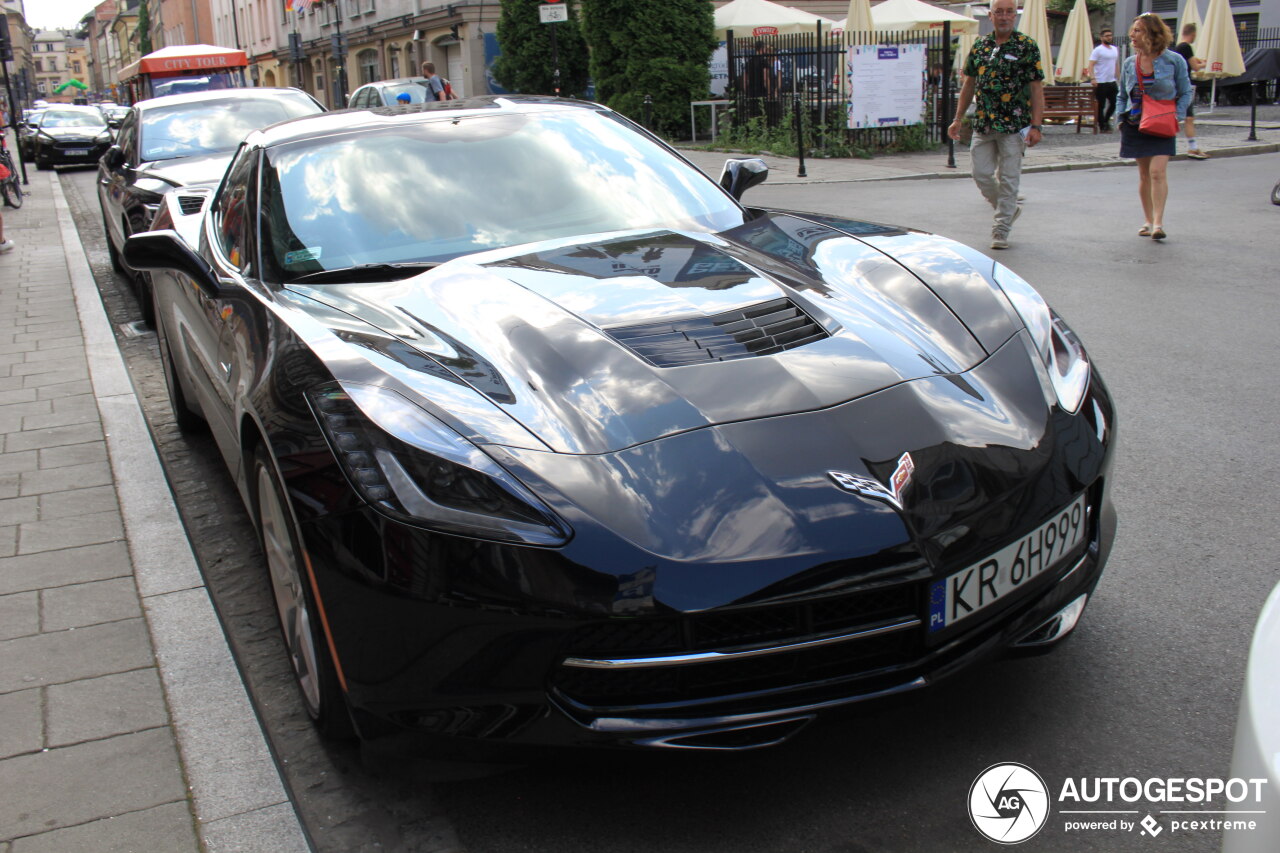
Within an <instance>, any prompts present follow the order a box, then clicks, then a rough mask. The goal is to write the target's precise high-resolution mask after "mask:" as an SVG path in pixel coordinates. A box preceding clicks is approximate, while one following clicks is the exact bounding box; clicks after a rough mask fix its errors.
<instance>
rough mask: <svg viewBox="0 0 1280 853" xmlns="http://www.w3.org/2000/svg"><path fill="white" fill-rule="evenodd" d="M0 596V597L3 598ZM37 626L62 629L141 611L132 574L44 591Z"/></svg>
mask: <svg viewBox="0 0 1280 853" xmlns="http://www.w3.org/2000/svg"><path fill="white" fill-rule="evenodd" d="M2 600H3V599H0V601H2ZM41 605H42V606H41V608H40V616H41V618H40V630H42V631H63V630H66V629H67V628H84V627H86V626H89V625H98V624H100V623H103V622H118V621H120V620H121V619H132V618H134V617H135V616H141V615H142V606H141V605H140V604H139V603H138V588H137V587H136V586H134V583H133V578H112V579H111V580H105V581H93V582H92V583H81V584H75V585H74V586H60V587H58V588H57V589H47V590H45V591H44V593H43V597H42V600H41Z"/></svg>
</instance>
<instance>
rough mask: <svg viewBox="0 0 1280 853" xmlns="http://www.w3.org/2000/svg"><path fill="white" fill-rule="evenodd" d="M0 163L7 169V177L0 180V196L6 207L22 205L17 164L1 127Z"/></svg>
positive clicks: (20, 183) (20, 181)
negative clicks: (10, 152)
mask: <svg viewBox="0 0 1280 853" xmlns="http://www.w3.org/2000/svg"><path fill="white" fill-rule="evenodd" d="M0 165H3V166H4V167H5V168H6V169H8V170H9V177H7V178H5V179H4V180H0V198H3V199H4V203H5V205H6V206H7V207H12V208H15V209H16V208H19V207H22V178H21V176H19V175H18V166H17V164H16V163H14V162H13V156H12V155H10V154H9V147H8V145H6V144H5V138H4V132H3V128H0Z"/></svg>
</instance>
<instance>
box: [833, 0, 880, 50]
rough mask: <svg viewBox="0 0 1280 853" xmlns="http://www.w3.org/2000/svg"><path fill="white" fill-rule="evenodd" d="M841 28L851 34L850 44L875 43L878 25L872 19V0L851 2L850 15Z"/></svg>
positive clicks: (853, 0)
mask: <svg viewBox="0 0 1280 853" xmlns="http://www.w3.org/2000/svg"><path fill="white" fill-rule="evenodd" d="M840 26H841V27H842V28H843V29H844V31H845V32H846V33H848V34H849V35H848V43H849V44H872V43H874V42H875V28H876V25H875V23H874V21H873V20H872V18H871V0H849V14H848V16H847V17H846V18H845V19H844V21H843V22H842V23H841V24H840Z"/></svg>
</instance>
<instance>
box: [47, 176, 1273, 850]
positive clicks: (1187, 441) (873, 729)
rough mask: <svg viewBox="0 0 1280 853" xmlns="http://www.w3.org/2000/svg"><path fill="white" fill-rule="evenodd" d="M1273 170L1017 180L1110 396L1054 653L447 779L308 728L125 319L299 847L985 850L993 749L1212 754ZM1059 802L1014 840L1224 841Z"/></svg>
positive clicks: (1015, 254) (215, 476)
mask: <svg viewBox="0 0 1280 853" xmlns="http://www.w3.org/2000/svg"><path fill="white" fill-rule="evenodd" d="M1278 178H1280V155H1277V154H1270V155H1261V156H1252V157H1240V158H1233V159H1216V160H1212V161H1209V162H1207V163H1194V162H1179V163H1174V164H1172V165H1171V168H1170V184H1171V197H1170V204H1169V212H1168V215H1167V216H1166V230H1167V231H1168V232H1169V234H1170V238H1169V239H1168V240H1167V241H1166V242H1165V243H1163V244H1159V243H1154V242H1152V241H1151V240H1148V239H1144V238H1140V237H1138V236H1136V231H1137V228H1138V226H1139V225H1140V224H1141V222H1142V216H1141V208H1140V207H1139V205H1138V201H1137V193H1136V181H1137V174H1136V171H1135V170H1134V169H1132V168H1109V169H1099V170H1096V171H1074V172H1058V173H1044V174H1034V175H1027V176H1025V177H1024V179H1023V191H1024V193H1025V195H1026V196H1027V201H1026V202H1025V212H1024V213H1023V215H1022V217H1021V219H1020V220H1019V221H1018V224H1017V227H1016V228H1015V229H1014V231H1013V234H1012V236H1011V242H1012V243H1013V248H1011V249H1010V250H1008V251H1005V252H997V253H992V254H993V255H996V256H998V259H999V260H1000V261H1001V262H1002V263H1005V264H1006V265H1007V266H1009V267H1010V268H1011V269H1012V270H1014V271H1015V272H1017V273H1019V274H1020V275H1022V276H1023V277H1024V278H1026V279H1027V280H1028V281H1030V282H1032V283H1033V284H1034V285H1036V286H1037V287H1038V288H1040V289H1041V291H1042V292H1043V293H1044V294H1045V295H1046V297H1047V298H1048V299H1049V301H1050V302H1051V303H1052V304H1053V305H1054V306H1055V307H1056V308H1057V309H1058V311H1059V312H1060V313H1061V314H1062V315H1063V316H1064V317H1065V318H1066V319H1067V320H1068V321H1069V322H1070V323H1071V324H1072V325H1073V327H1074V328H1075V329H1076V331H1077V332H1078V333H1079V334H1080V336H1081V337H1082V339H1083V340H1084V342H1085V345H1086V346H1087V347H1088V349H1089V351H1090V354H1091V356H1092V357H1093V359H1094V362H1095V365H1096V366H1097V368H1098V369H1099V370H1101V372H1102V374H1103V376H1104V377H1105V379H1106V380H1107V381H1108V383H1109V384H1110V386H1111V390H1112V392H1113V393H1114V395H1115V397H1116V400H1117V406H1118V408H1119V415H1120V422H1119V435H1120V439H1119V440H1120V447H1119V452H1118V457H1117V464H1116V472H1115V473H1116V482H1115V500H1116V503H1117V505H1118V509H1119V513H1120V532H1119V536H1118V540H1117V543H1116V547H1115V550H1114V551H1113V553H1112V556H1111V561H1110V564H1109V566H1108V569H1107V573H1106V574H1105V575H1104V577H1103V581H1102V583H1101V585H1100V586H1099V588H1098V591H1097V595H1096V596H1095V598H1094V600H1093V601H1092V602H1091V603H1090V606H1089V609H1088V611H1087V612H1086V614H1085V617H1084V620H1083V622H1082V624H1081V626H1080V628H1079V629H1078V630H1077V632H1076V635H1075V636H1073V637H1072V638H1071V639H1070V640H1069V641H1068V642H1067V643H1066V644H1064V645H1063V646H1062V647H1061V648H1059V649H1058V650H1057V651H1056V652H1055V653H1054V654H1052V655H1049V656H1047V657H1042V658H1034V659H1024V660H1016V661H1004V662H997V663H994V664H992V665H989V666H987V667H985V668H982V669H980V670H978V671H975V672H972V673H969V674H967V675H965V676H963V677H961V678H959V679H957V680H954V681H953V682H951V683H947V684H943V685H941V686H939V687H938V688H936V689H934V690H932V691H930V692H929V693H927V694H924V695H918V696H915V697H913V701H911V702H909V703H901V704H898V705H895V706H894V707H891V708H879V709H866V710H863V711H861V712H860V713H858V714H857V715H856V716H853V717H850V718H847V719H841V720H834V721H828V722H824V723H820V724H818V725H815V726H813V727H811V728H809V729H808V730H806V731H805V732H804V733H803V734H802V735H801V736H800V737H799V738H797V739H796V740H795V741H793V742H792V743H789V744H787V745H785V746H783V747H781V748H777V749H772V750H766V751H762V752H756V753H746V754H740V755H732V756H727V757H724V756H704V755H697V756H688V755H678V754H676V755H670V754H662V755H653V756H631V755H613V754H609V755H604V756H599V755H597V756H579V755H565V756H562V757H558V758H557V759H556V760H554V761H548V762H546V763H543V764H538V765H530V766H524V767H518V768H513V769H509V770H507V771H506V772H492V771H490V772H485V771H479V772H476V773H474V774H472V775H474V777H475V778H463V777H465V776H467V775H468V774H467V773H466V772H464V771H465V770H466V768H462V769H461V770H460V768H457V767H440V766H437V765H433V764H430V763H426V762H421V761H405V762H402V763H394V762H393V763H391V764H388V763H387V762H373V761H362V760H361V756H360V755H359V753H358V752H357V751H355V750H353V749H350V748H345V747H340V748H334V747H330V746H326V745H324V744H321V743H320V742H319V741H317V740H316V739H315V738H314V736H312V735H311V733H310V731H309V729H308V727H307V725H306V722H305V719H304V718H303V716H302V713H301V711H300V710H299V709H298V706H297V701H296V699H295V698H294V696H293V694H292V692H291V689H290V688H289V687H288V686H287V681H286V676H287V664H286V663H285V662H284V661H283V658H282V656H281V653H280V650H279V647H278V642H277V641H276V640H275V638H274V617H273V616H272V614H271V611H270V602H269V591H268V590H267V587H266V584H265V581H264V577H265V576H264V575H263V574H262V569H261V565H260V562H259V561H260V557H259V556H258V555H257V553H256V549H254V548H253V547H252V546H251V545H249V546H246V544H245V543H246V542H249V541H250V540H251V533H250V531H251V528H250V526H249V523H248V520H247V518H246V517H245V515H244V513H243V511H242V510H241V509H240V505H239V501H238V499H237V498H236V496H235V494H234V491H233V489H232V488H231V486H230V483H229V480H228V478H227V477H226V475H225V474H224V473H222V470H221V467H220V463H219V462H218V460H217V458H216V452H215V451H214V449H213V447H212V445H210V444H209V443H208V442H207V441H206V442H201V441H199V440H196V441H192V440H189V439H185V438H183V437H181V436H179V435H178V434H177V433H176V431H175V430H174V429H173V427H172V419H171V416H169V414H168V411H167V405H166V404H165V401H164V392H163V387H162V384H161V382H160V378H159V371H158V366H157V365H156V363H155V360H154V358H155V357H154V350H155V345H154V336H153V335H143V336H140V337H132V338H126V339H124V340H125V352H126V360H127V361H128V362H129V364H130V368H131V370H133V371H134V377H135V384H137V385H138V387H139V389H140V391H141V392H142V393H141V394H140V396H141V397H142V398H143V404H144V408H145V409H146V410H147V414H148V417H149V418H150V419H151V420H152V428H153V432H154V433H155V435H156V437H157V439H158V442H159V445H160V447H161V451H162V456H163V457H164V459H165V461H166V465H167V466H168V467H169V469H170V470H171V472H172V474H171V476H173V477H174V488H175V492H176V493H177V495H178V498H179V504H180V507H181V509H182V511H183V515H184V519H185V520H186V523H187V525H188V527H189V529H190V531H191V534H192V537H193V540H194V543H195V546H196V550H197V553H198V555H199V556H200V558H201V562H202V564H203V565H204V567H205V570H206V572H207V573H209V574H210V583H211V588H212V590H213V592H214V595H215V599H216V600H217V603H218V606H219V608H220V612H221V613H222V616H223V619H224V622H225V623H226V624H227V626H228V630H229V633H230V635H231V638H232V644H233V648H234V649H235V650H236V653H237V655H238V656H239V657H240V660H241V665H242V667H243V669H244V670H245V672H246V676H247V679H248V681H249V683H250V687H251V692H252V693H253V694H254V696H255V700H256V701H257V703H258V707H259V713H260V715H261V716H262V718H263V721H264V725H265V726H266V728H267V730H268V732H269V735H270V740H271V743H272V745H273V748H274V749H275V750H276V753H277V755H278V756H279V757H280V760H281V761H282V762H283V766H284V767H285V769H286V775H287V778H288V780H289V783H290V785H291V788H292V791H293V794H294V796H295V798H296V800H297V802H298V803H299V810H300V812H301V814H302V815H303V819H304V821H305V823H306V824H307V826H308V828H309V830H310V832H311V834H312V837H313V839H314V841H315V843H316V847H317V849H319V850H323V851H329V850H334V851H337V850H344V851H363V850H384V851H386V850H406V851H434V850H445V849H457V847H455V846H454V845H455V844H458V843H459V841H460V843H461V844H462V845H463V846H465V848H466V849H468V850H470V851H472V852H473V853H491V851H492V853H506V852H507V851H544V850H545V851H556V852H557V853H570V852H571V851H583V853H586V851H592V853H597V852H598V851H608V853H622V851H633V850H634V851H645V852H646V853H649V851H653V850H662V851H698V853H712V852H713V851H715V852H716V853H718V852H719V851H724V853H743V851H770V853H773V851H797V853H799V851H820V853H863V851H915V850H920V851H943V850H947V851H969V850H973V851H990V850H992V849H994V848H993V845H992V844H991V842H988V841H986V840H984V839H982V838H981V837H980V836H979V835H978V834H977V833H976V831H975V830H974V828H973V827H972V826H971V824H970V821H969V817H968V814H967V811H966V800H967V796H968V792H969V787H970V785H971V784H972V782H973V780H974V778H975V776H977V774H978V773H979V772H980V771H982V770H983V769H984V768H986V767H988V766H989V765H991V764H994V763H997V762H1006V761H1016V762H1021V763H1023V764H1026V765H1029V766H1030V767H1032V768H1034V769H1035V770H1037V771H1038V772H1039V773H1040V775H1041V776H1042V777H1043V778H1044V779H1045V781H1046V782H1047V783H1048V786H1049V788H1050V790H1051V791H1052V792H1056V791H1057V790H1058V789H1060V787H1061V786H1062V784H1063V782H1064V780H1066V779H1067V778H1075V779H1080V778H1082V777H1084V778H1089V779H1092V778H1094V777H1126V776H1134V777H1137V778H1140V779H1146V778H1149V777H1221V776H1225V775H1226V774H1227V771H1228V766H1229V761H1230V750H1231V740H1232V731H1233V727H1234V723H1235V716H1236V708H1237V704H1238V701H1239V692H1240V682H1241V678H1242V674H1243V667H1244V660H1245V654H1246V650H1247V644H1248V638H1249V635H1250V631H1251V628H1252V624H1253V621H1254V619H1255V617H1256V615H1257V613H1258V610H1259V609H1260V607H1261V603H1262V600H1263V598H1264V597H1265V595H1266V592H1267V591H1268V590H1269V589H1270V587H1271V586H1272V585H1273V584H1274V583H1275V582H1276V581H1277V580H1280V571H1278V570H1277V565H1276V561H1275V558H1274V550H1275V549H1274V542H1275V539H1276V537H1275V534H1274V533H1273V529H1274V524H1275V516H1276V511H1275V507H1276V506H1277V505H1280V476H1277V474H1278V473H1280V472H1277V467H1278V465H1280V462H1277V457H1276V455H1275V454H1274V452H1273V448H1274V446H1275V445H1276V443H1277V438H1278V435H1277V433H1278V432H1280V431H1278V429H1277V426H1276V425H1277V424H1278V423H1280V411H1278V409H1280V393H1278V392H1277V390H1276V385H1275V382H1274V379H1273V374H1274V365H1275V364H1276V363H1277V361H1280V352H1278V351H1277V350H1280V335H1277V333H1276V324H1277V320H1278V319H1280V311H1278V310H1277V308H1278V306H1277V301H1278V296H1277V289H1276V283H1277V281H1280V276H1278V275H1277V271H1276V270H1277V266H1280V241H1278V240H1277V234H1278V233H1280V207H1275V206H1273V205H1271V204H1270V203H1269V202H1268V196H1269V192H1270V189H1271V187H1272V185H1273V184H1274V183H1275V181H1276V180H1277V179H1278ZM63 186H64V188H66V190H67V192H68V195H69V197H73V198H72V206H73V209H74V210H75V212H76V215H77V221H78V223H80V225H81V230H82V237H83V239H84V240H85V243H86V246H87V247H88V248H89V254H90V261H91V263H92V266H93V268H94V272H95V275H96V276H97V277H98V280H99V283H100V287H101V288H102V289H103V292H104V298H105V299H106V301H107V304H108V309H109V312H110V314H111V316H112V318H113V320H114V321H115V322H117V323H118V324H124V323H127V322H128V321H129V320H131V319H136V318H137V312H136V306H134V305H133V303H132V301H131V299H130V297H129V296H128V295H127V293H124V292H122V289H121V281H120V279H119V278H118V277H116V276H113V275H111V274H110V269H109V267H108V266H107V265H106V256H105V248H104V247H103V243H102V238H101V226H100V224H99V220H98V213H97V205H96V200H95V199H94V196H93V173H92V172H88V171H85V172H72V173H65V174H64V176H63ZM747 200H748V201H749V202H751V203H754V204H760V205H768V206H777V207H792V208H797V209H809V210H822V211H828V212H833V213H839V214H844V215H848V216H862V217H865V218H869V219H874V220H878V221H884V222H895V223H899V224H908V225H911V226H914V227H917V228H921V229H924V230H930V231H934V232H936V233H939V234H942V235H945V236H948V237H951V238H954V239H957V240H961V241H963V242H968V243H972V244H974V245H978V246H985V245H986V242H987V240H988V239H989V229H990V221H989V215H990V214H989V212H988V210H987V208H986V207H985V205H984V203H983V202H982V200H981V198H980V197H979V195H978V193H977V190H976V189H975V188H974V187H973V185H972V184H971V183H970V182H969V181H962V180H948V181H900V182H880V183H872V184H865V183H864V184H829V185H821V186H809V187H802V186H785V187H783V186H777V187H770V186H769V185H768V184H767V183H766V184H765V185H763V186H761V187H759V188H757V189H755V190H752V191H751V192H750V193H749V195H748V198H747ZM1089 807H1092V808H1112V809H1120V808H1124V809H1132V810H1135V811H1136V814H1133V815H1128V816H1126V817H1128V818H1129V819H1134V818H1137V819H1141V817H1142V816H1143V815H1145V814H1147V813H1156V812H1158V810H1159V808H1161V807H1160V806H1148V805H1147V804H1145V803H1138V804H1136V805H1126V804H1115V803H1112V804H1107V803H1103V804H1097V805H1093V806H1090V805H1087V804H1086V805H1083V806H1081V808H1089ZM1213 807H1214V808H1221V805H1218V804H1215V805H1214V806H1213ZM1164 808H1186V809H1203V808H1208V807H1207V806H1204V805H1186V806H1182V807H1178V806H1164ZM1156 816H1157V817H1160V818H1162V819H1164V820H1167V819H1168V816H1165V815H1160V814H1158V813H1157V814H1156ZM1066 819H1067V818H1066V817H1064V816H1062V815H1060V814H1055V815H1053V816H1052V817H1050V819H1049V821H1048V823H1047V824H1046V826H1045V828H1044V829H1043V830H1042V831H1041V832H1040V834H1039V835H1037V836H1036V837H1035V838H1034V839H1032V840H1031V841H1029V842H1027V843H1025V844H1024V845H1021V847H1022V849H1025V850H1028V851H1040V850H1045V851H1086V850H1087V851H1093V850H1097V851H1128V850H1134V851H1152V850H1159V851H1211V850H1216V849H1217V848H1218V845H1219V843H1220V835H1219V834H1218V833H1217V832H1212V831H1208V832H1180V831H1175V830H1172V829H1169V830H1167V831H1163V832H1162V833H1161V834H1160V835H1159V836H1158V837H1155V838H1152V837H1149V836H1145V835H1140V834H1139V831H1138V830H1134V831H1129V832H1123V831H1119V830H1099V831H1092V832H1069V831H1066V830H1065V829H1064V825H1065V821H1066ZM1264 819H1269V820H1280V815H1271V816H1267V818H1264ZM455 832H456V835H455V834H454V833H455Z"/></svg>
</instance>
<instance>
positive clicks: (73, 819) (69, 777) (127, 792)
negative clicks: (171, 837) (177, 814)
mask: <svg viewBox="0 0 1280 853" xmlns="http://www.w3.org/2000/svg"><path fill="white" fill-rule="evenodd" d="M0 791H4V792H5V796H4V797H0V838H5V839H15V838H21V837H22V836H28V835H33V834H35V833H40V832H47V831H48V830H50V829H54V828H58V827H62V826H76V825H78V824H83V823H87V822H88V821H91V820H99V819H101V818H107V817H114V816H116V815H123V814H127V813H130V812H136V811H139V810H141V809H148V808H154V807H155V806H160V805H165V804H168V803H174V802H181V803H184V804H185V796H186V791H185V789H184V787H183V782H182V775H181V773H180V772H179V771H178V757H177V754H176V750H175V748H174V743H173V735H172V733H171V732H170V731H169V729H168V728H163V729H151V730H150V731H145V732H138V733H137V734H128V735H120V736H119V737H113V738H108V739H107V740H95V741H90V742H89V743H82V744H77V745H76V746H68V747H62V748H61V749H51V750H49V751H48V752H39V753H35V754H34V755H20V756H17V757H15V758H9V759H5V760H4V761H0ZM153 849H159V850H164V849H166V848H165V847H163V846H162V847H159V848H153Z"/></svg>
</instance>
